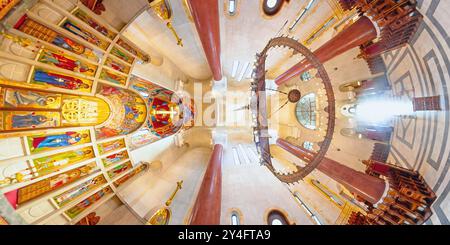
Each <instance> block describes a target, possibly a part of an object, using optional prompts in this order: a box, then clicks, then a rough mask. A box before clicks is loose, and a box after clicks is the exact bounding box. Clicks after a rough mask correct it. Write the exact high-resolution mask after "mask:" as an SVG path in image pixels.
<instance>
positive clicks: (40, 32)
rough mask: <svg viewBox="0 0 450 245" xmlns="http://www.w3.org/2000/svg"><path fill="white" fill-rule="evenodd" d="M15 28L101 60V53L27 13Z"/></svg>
mask: <svg viewBox="0 0 450 245" xmlns="http://www.w3.org/2000/svg"><path fill="white" fill-rule="evenodd" d="M14 28H15V29H17V30H19V31H21V32H23V33H25V34H28V35H30V36H33V37H35V38H37V39H40V40H42V41H45V42H48V43H51V44H54V45H56V46H58V47H60V48H63V49H65V50H67V51H70V52H73V53H75V54H77V55H81V56H83V57H85V58H88V59H90V60H93V61H95V62H99V61H100V58H101V56H102V55H101V54H98V53H96V52H94V51H93V50H92V49H89V48H87V47H85V46H83V45H81V44H79V43H77V42H75V41H73V40H72V39H70V38H67V37H65V36H64V35H61V34H59V33H58V32H56V31H54V30H52V29H50V28H48V27H46V26H44V25H42V24H40V23H38V22H36V21H34V20H32V19H30V18H29V17H28V16H27V15H24V16H23V17H22V18H21V19H20V20H19V21H18V22H17V23H16V25H15V26H14Z"/></svg>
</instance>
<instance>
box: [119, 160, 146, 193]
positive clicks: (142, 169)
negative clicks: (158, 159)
mask: <svg viewBox="0 0 450 245" xmlns="http://www.w3.org/2000/svg"><path fill="white" fill-rule="evenodd" d="M147 169H148V164H145V163H143V164H140V165H139V166H138V167H136V168H135V169H134V170H133V171H131V172H130V173H128V174H125V176H123V177H121V178H119V179H118V180H116V181H114V186H116V187H119V186H121V185H123V184H124V183H125V182H127V181H128V180H130V179H131V178H133V177H134V176H136V175H138V174H140V173H142V172H145V171H146V170H147Z"/></svg>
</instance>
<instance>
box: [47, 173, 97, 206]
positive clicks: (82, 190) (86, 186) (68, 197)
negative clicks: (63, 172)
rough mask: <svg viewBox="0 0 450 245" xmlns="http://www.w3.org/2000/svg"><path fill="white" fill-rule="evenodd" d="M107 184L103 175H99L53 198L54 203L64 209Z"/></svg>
mask: <svg viewBox="0 0 450 245" xmlns="http://www.w3.org/2000/svg"><path fill="white" fill-rule="evenodd" d="M103 184H106V179H105V177H103V175H99V176H97V177H95V178H93V179H91V180H88V181H86V182H83V183H81V184H80V185H77V186H75V187H73V188H71V189H69V190H67V191H65V192H63V193H61V194H60V195H57V196H55V197H54V198H53V201H55V203H56V204H57V205H58V206H59V207H64V206H65V205H67V204H68V203H70V202H72V201H73V200H75V199H77V198H79V197H81V196H82V195H84V194H86V193H89V192H90V191H92V190H93V189H95V188H97V187H99V186H101V185H103Z"/></svg>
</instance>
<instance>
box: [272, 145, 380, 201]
mask: <svg viewBox="0 0 450 245" xmlns="http://www.w3.org/2000/svg"><path fill="white" fill-rule="evenodd" d="M277 145H278V146H279V147H281V148H283V149H284V150H286V151H288V152H289V153H291V154H293V155H295V156H296V157H298V158H300V159H302V160H304V161H305V162H310V161H311V160H312V159H313V158H314V154H315V153H314V152H311V151H309V150H307V149H305V148H303V147H301V146H297V145H294V144H291V143H289V142H288V141H286V140H284V139H278V140H277ZM317 170H319V171H320V172H322V173H324V174H326V175H328V177H330V178H332V179H334V180H335V181H336V182H338V183H339V184H341V185H342V186H344V187H345V188H347V189H348V190H349V191H350V192H352V193H354V194H356V195H357V196H359V197H361V198H363V199H364V200H366V201H368V202H370V203H372V204H375V203H378V202H379V201H380V200H381V199H382V198H383V194H384V190H385V188H386V183H385V181H384V180H382V179H380V178H376V177H373V176H370V175H368V174H365V173H362V172H359V171H356V170H354V169H352V168H350V167H347V166H345V165H343V164H341V163H339V162H336V161H334V160H332V159H329V158H324V159H323V160H322V161H321V162H320V164H319V166H317Z"/></svg>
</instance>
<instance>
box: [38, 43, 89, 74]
mask: <svg viewBox="0 0 450 245" xmlns="http://www.w3.org/2000/svg"><path fill="white" fill-rule="evenodd" d="M38 61H39V62H42V63H44V64H48V65H52V66H55V67H58V68H62V69H65V70H69V71H73V72H77V73H81V74H84V75H86V76H91V77H93V76H95V72H96V71H97V66H95V65H93V64H90V63H88V62H83V61H80V60H78V59H76V58H74V57H71V56H69V55H66V54H61V53H60V52H57V51H52V50H49V49H43V50H42V51H41V52H40V54H39V57H38Z"/></svg>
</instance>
